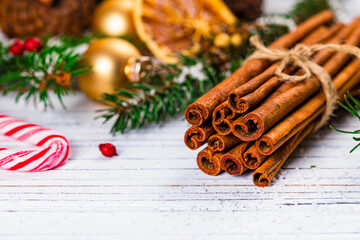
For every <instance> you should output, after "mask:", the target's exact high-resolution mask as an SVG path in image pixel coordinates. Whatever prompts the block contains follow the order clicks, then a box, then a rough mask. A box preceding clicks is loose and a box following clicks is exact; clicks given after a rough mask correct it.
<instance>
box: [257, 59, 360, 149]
mask: <svg viewBox="0 0 360 240" xmlns="http://www.w3.org/2000/svg"><path fill="white" fill-rule="evenodd" d="M359 68H360V59H355V60H354V61H353V62H352V63H350V64H348V65H347V66H346V67H345V68H344V69H343V70H342V71H341V73H339V74H338V75H337V76H336V77H335V79H334V81H333V84H334V86H335V88H336V89H337V90H338V91H339V92H340V96H342V95H343V94H342V90H341V89H342V87H343V86H344V85H347V89H346V90H349V89H352V88H353V87H354V86H355V85H356V84H357V83H358V79H357V74H356V73H358V72H359V71H358V70H359ZM354 74H355V76H354ZM346 90H345V91H346ZM325 101H326V98H325V94H324V93H323V92H320V93H319V94H317V95H316V96H315V97H313V98H312V99H310V100H309V101H308V102H307V103H305V104H304V105H303V106H301V107H300V108H299V109H298V110H296V111H295V112H294V113H292V114H290V115H289V116H287V117H286V118H285V119H283V120H282V121H281V122H280V123H278V124H277V125H276V126H275V127H273V128H272V129H271V130H269V131H268V132H267V133H265V134H263V135H262V136H261V137H260V138H259V139H258V140H257V141H256V147H257V148H258V150H259V152H260V153H262V154H264V155H270V154H272V153H273V152H274V151H275V150H276V149H278V148H279V147H280V146H281V145H282V144H284V143H285V142H286V141H287V140H288V139H289V138H291V137H292V136H293V135H294V134H295V133H297V132H298V131H299V130H300V129H301V128H303V127H304V125H305V124H306V123H307V122H308V121H311V120H312V119H314V118H315V117H317V116H318V115H319V114H321V113H322V112H323V111H324V109H325V106H324V104H325Z"/></svg>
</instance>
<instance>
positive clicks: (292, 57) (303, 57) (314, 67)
mask: <svg viewBox="0 0 360 240" xmlns="http://www.w3.org/2000/svg"><path fill="white" fill-rule="evenodd" d="M250 42H251V43H252V44H253V45H254V46H255V48H256V49H257V50H256V51H255V52H254V53H253V54H252V55H251V56H249V57H248V58H247V59H246V62H248V61H250V60H252V59H268V60H271V61H280V64H279V66H278V68H277V69H276V70H275V75H276V76H278V77H279V79H280V80H281V81H284V82H291V83H295V84H296V83H299V82H302V81H304V80H306V79H308V78H310V77H312V76H314V77H316V78H317V79H318V80H319V81H320V84H321V88H322V90H323V92H324V94H325V97H326V106H325V111H324V113H323V116H322V118H321V119H320V121H319V123H318V124H317V127H316V129H318V128H320V127H322V126H324V125H325V124H326V123H327V122H328V120H329V119H330V117H331V116H332V114H333V112H334V110H335V108H336V102H337V92H336V88H335V86H334V84H333V83H332V79H331V76H330V74H329V73H328V72H327V71H326V70H325V69H324V68H323V67H321V66H320V65H318V64H316V63H315V62H312V61H311V60H310V57H311V56H312V55H313V54H314V53H316V52H318V51H321V50H329V51H342V52H346V53H349V54H351V55H354V56H356V57H358V58H360V49H359V48H358V47H355V46H351V45H345V44H314V45H312V46H306V45H304V44H297V45H296V46H295V47H294V48H292V49H290V50H284V49H270V48H267V47H265V46H264V44H263V43H262V42H261V40H260V38H259V36H257V35H254V36H252V37H251V38H250ZM289 65H294V66H295V67H298V68H299V69H301V70H303V74H301V75H290V74H287V73H285V72H284V71H285V69H286V67H287V66H289Z"/></svg>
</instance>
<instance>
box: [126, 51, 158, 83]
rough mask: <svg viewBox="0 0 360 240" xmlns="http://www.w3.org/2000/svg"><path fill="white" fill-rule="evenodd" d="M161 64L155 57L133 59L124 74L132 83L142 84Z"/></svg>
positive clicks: (130, 59) (128, 63) (129, 61)
mask: <svg viewBox="0 0 360 240" xmlns="http://www.w3.org/2000/svg"><path fill="white" fill-rule="evenodd" d="M159 64H160V61H159V60H158V59H156V58H154V57H149V56H141V57H131V58H129V60H128V62H127V64H126V66H125V68H124V73H125V75H126V77H127V79H128V80H129V81H130V82H141V81H142V80H144V79H145V78H146V76H147V73H148V72H150V71H151V70H153V69H154V68H155V67H156V66H158V65H159Z"/></svg>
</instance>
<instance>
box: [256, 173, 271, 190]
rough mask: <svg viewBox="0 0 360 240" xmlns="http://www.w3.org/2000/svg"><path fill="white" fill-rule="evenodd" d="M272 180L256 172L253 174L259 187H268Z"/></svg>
mask: <svg viewBox="0 0 360 240" xmlns="http://www.w3.org/2000/svg"><path fill="white" fill-rule="evenodd" d="M271 180H272V179H270V178H269V177H268V176H267V175H266V174H265V173H262V172H256V171H255V172H254V174H253V182H254V184H255V185H256V186H258V187H262V188H263V187H268V186H269V185H270V183H271Z"/></svg>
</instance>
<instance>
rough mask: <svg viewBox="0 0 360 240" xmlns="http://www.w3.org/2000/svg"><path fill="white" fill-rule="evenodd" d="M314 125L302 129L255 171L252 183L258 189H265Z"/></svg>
mask: <svg viewBox="0 0 360 240" xmlns="http://www.w3.org/2000/svg"><path fill="white" fill-rule="evenodd" d="M314 127H315V124H314V123H312V124H310V125H309V126H308V127H306V128H304V129H303V130H302V131H301V132H299V133H297V134H296V135H295V136H293V137H292V138H291V139H290V140H289V141H288V142H286V143H285V144H284V145H283V146H282V147H281V148H280V149H278V150H277V151H276V152H274V153H273V154H272V155H270V156H269V157H268V158H267V159H266V161H265V162H264V163H263V164H262V165H261V166H260V167H259V168H258V169H256V170H255V172H254V174H253V182H254V184H255V185H256V186H258V187H267V186H269V185H270V183H271V181H272V180H273V179H274V177H275V175H276V174H277V172H278V171H279V170H280V168H281V166H282V165H283V164H284V163H285V161H286V160H287V159H288V157H289V156H290V155H291V153H292V152H293V151H294V150H295V149H296V147H297V146H298V145H299V144H300V143H301V141H302V140H303V139H304V138H305V137H306V136H307V135H309V134H310V132H311V131H312V130H313V129H314Z"/></svg>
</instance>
